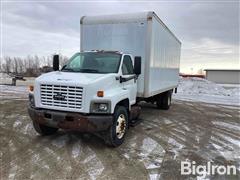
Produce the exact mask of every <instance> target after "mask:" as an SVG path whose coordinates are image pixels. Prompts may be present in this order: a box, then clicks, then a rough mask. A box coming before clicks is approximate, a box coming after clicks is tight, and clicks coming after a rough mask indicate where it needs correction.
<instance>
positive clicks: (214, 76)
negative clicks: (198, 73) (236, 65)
mask: <svg viewBox="0 0 240 180" xmlns="http://www.w3.org/2000/svg"><path fill="white" fill-rule="evenodd" d="M205 71H206V79H207V80H209V81H213V82H215V83H219V84H240V69H205Z"/></svg>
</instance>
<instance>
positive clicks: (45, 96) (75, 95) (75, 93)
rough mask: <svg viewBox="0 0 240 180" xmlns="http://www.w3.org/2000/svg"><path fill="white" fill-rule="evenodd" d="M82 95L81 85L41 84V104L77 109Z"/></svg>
mask: <svg viewBox="0 0 240 180" xmlns="http://www.w3.org/2000/svg"><path fill="white" fill-rule="evenodd" d="M82 95H83V88H82V87H76V86H62V85H49V84H41V103H42V104H43V105H47V106H53V107H65V108H71V109H79V108H81V107H82Z"/></svg>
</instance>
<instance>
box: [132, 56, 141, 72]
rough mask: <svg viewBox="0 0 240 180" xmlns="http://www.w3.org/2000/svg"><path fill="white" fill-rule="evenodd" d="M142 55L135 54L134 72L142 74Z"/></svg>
mask: <svg viewBox="0 0 240 180" xmlns="http://www.w3.org/2000/svg"><path fill="white" fill-rule="evenodd" d="M141 61H142V59H141V56H135V57H134V73H135V74H136V75H140V74H141V64H142V63H141Z"/></svg>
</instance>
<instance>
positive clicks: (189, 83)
mask: <svg viewBox="0 0 240 180" xmlns="http://www.w3.org/2000/svg"><path fill="white" fill-rule="evenodd" d="M173 98H174V99H179V100H185V101H198V102H206V103H215V104H225V105H234V106H240V87H239V86H236V87H233V88H224V87H223V86H222V85H218V84H216V83H214V82H211V81H208V80H206V79H202V78H180V82H179V86H178V92H177V94H174V95H173Z"/></svg>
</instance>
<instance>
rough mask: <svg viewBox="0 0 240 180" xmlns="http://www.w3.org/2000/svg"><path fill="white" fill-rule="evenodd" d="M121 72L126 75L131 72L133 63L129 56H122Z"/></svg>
mask: <svg viewBox="0 0 240 180" xmlns="http://www.w3.org/2000/svg"><path fill="white" fill-rule="evenodd" d="M122 74H123V75H127V74H133V64H132V60H131V57H130V56H128V55H126V56H124V58H123V64H122Z"/></svg>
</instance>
